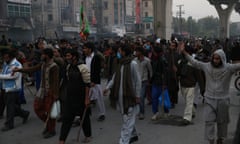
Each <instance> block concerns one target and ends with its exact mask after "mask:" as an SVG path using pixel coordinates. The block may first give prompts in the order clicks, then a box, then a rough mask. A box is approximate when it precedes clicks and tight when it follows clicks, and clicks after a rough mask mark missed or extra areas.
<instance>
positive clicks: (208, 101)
mask: <svg viewBox="0 0 240 144" xmlns="http://www.w3.org/2000/svg"><path fill="white" fill-rule="evenodd" d="M179 50H180V51H181V52H182V53H183V54H184V55H185V56H186V58H187V60H188V61H189V62H190V63H191V64H192V65H193V66H194V67H196V68H199V69H201V70H203V71H204V73H205V76H206V87H205V93H204V96H205V138H206V140H208V141H209V144H214V139H215V138H214V137H215V124H217V137H218V139H217V144H223V142H224V139H225V138H226V137H227V128H228V123H229V103H230V97H229V87H230V81H231V77H232V75H233V74H234V73H235V72H236V71H238V70H240V63H239V64H230V63H227V62H226V55H225V53H224V51H223V50H222V49H218V50H216V51H214V52H213V54H212V56H211V61H210V62H207V63H204V62H201V61H198V60H196V59H194V58H193V57H191V56H190V55H189V54H188V53H187V52H186V51H185V45H184V43H181V44H180V45H179Z"/></svg>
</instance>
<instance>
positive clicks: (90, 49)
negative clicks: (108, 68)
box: [83, 42, 105, 121]
mask: <svg viewBox="0 0 240 144" xmlns="http://www.w3.org/2000/svg"><path fill="white" fill-rule="evenodd" d="M83 53H84V55H85V59H84V61H85V63H86V65H87V67H88V69H89V71H90V74H91V89H90V99H91V100H97V104H98V107H99V117H98V121H103V120H105V104H104V100H103V93H102V87H101V76H100V74H101V69H102V62H103V60H102V59H103V56H101V54H100V52H99V51H95V46H94V44H93V43H92V42H86V43H85V44H84V45H83Z"/></svg>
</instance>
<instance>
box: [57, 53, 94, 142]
mask: <svg viewBox="0 0 240 144" xmlns="http://www.w3.org/2000/svg"><path fill="white" fill-rule="evenodd" d="M79 57H80V56H79V54H78V52H77V51H76V50H73V49H68V50H66V51H65V58H66V61H67V63H68V64H67V67H66V73H65V75H64V79H63V85H65V86H66V99H65V105H64V107H63V115H62V126H61V132H60V137H59V144H64V143H65V141H66V139H67V136H68V134H69V132H70V129H71V126H72V123H73V120H74V118H75V116H80V117H81V121H82V130H83V133H84V135H85V139H84V140H83V143H88V142H90V139H91V135H92V130H91V121H90V114H91V110H90V108H88V106H89V105H90V98H89V87H90V72H89V70H88V68H87V66H86V65H85V64H82V63H81V61H79ZM84 113H85V114H84Z"/></svg>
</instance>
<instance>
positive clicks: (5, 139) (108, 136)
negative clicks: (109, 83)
mask: <svg viewBox="0 0 240 144" xmlns="http://www.w3.org/2000/svg"><path fill="white" fill-rule="evenodd" d="M233 78H235V76H234V77H233ZM103 85H105V82H103ZM103 87H104V86H103ZM230 90H231V92H230V95H231V107H230V116H231V122H230V124H229V131H228V139H227V142H226V144H231V141H232V139H233V136H234V133H235V129H236V123H237V119H238V114H239V112H240V96H237V94H238V93H239V92H237V90H236V89H235V88H234V86H233V82H231V88H230ZM32 93H35V88H34V87H32V86H31V87H30V86H25V96H26V99H27V104H26V105H23V108H24V109H27V110H30V112H31V114H30V117H29V120H28V122H27V123H26V124H25V125H22V124H21V122H22V119H21V118H15V128H14V129H13V130H10V131H7V132H1V131H0V144H58V137H59V133H60V126H61V123H57V129H56V132H57V134H56V136H54V137H52V138H49V139H44V138H42V135H41V133H42V131H43V128H44V123H43V122H42V121H40V120H39V119H38V118H37V116H36V114H35V113H34V111H33V98H34V96H33V95H32ZM105 105H106V111H107V113H106V119H105V121H103V122H98V121H97V117H98V107H97V105H96V106H95V107H93V108H92V116H91V122H92V131H93V134H92V141H91V142H90V144H117V143H118V139H119V135H120V128H121V124H122V119H121V115H120V113H119V112H118V111H115V110H113V109H111V108H110V106H109V101H108V97H105ZM145 109H146V115H145V119H144V120H138V119H137V121H136V128H137V131H138V134H139V140H138V141H137V142H135V143H134V144H205V143H206V142H205V141H204V136H203V133H204V122H203V104H201V103H200V104H199V105H198V109H197V115H196V117H195V119H194V120H193V122H194V124H192V125H188V126H176V125H166V124H154V123H153V122H151V120H150V119H151V116H152V112H151V106H149V105H147V104H146V106H145ZM183 109H184V100H183V98H182V97H181V95H179V104H177V105H176V107H175V109H171V111H170V114H171V115H180V116H181V115H182V114H183ZM4 121H5V120H4V119H1V120H0V127H2V126H3V124H4ZM78 130H79V127H74V128H72V129H71V131H70V133H69V136H68V138H67V141H66V144H80V143H82V142H81V140H82V139H83V138H84V137H83V133H82V132H81V134H80V135H81V136H80V142H77V141H76V139H77V133H78Z"/></svg>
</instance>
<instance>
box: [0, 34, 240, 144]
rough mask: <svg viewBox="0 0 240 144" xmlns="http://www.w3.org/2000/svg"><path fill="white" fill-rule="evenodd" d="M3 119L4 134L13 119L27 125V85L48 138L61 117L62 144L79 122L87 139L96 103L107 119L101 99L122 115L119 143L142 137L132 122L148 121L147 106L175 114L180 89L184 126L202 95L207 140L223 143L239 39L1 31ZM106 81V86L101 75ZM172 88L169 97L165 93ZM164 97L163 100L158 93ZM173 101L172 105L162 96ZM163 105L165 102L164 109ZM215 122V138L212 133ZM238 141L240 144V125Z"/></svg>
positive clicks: (0, 115) (161, 115)
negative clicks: (95, 37) (88, 37)
mask: <svg viewBox="0 0 240 144" xmlns="http://www.w3.org/2000/svg"><path fill="white" fill-rule="evenodd" d="M0 45H2V46H6V47H5V48H1V56H2V63H3V64H2V66H1V67H2V71H1V74H0V80H1V95H0V118H1V119H2V118H4V117H3V116H4V109H5V107H6V122H5V124H4V127H3V128H2V129H1V130H2V131H8V130H11V129H13V128H14V117H15V116H20V117H22V118H23V124H25V123H26V122H27V120H28V117H29V114H30V113H29V111H26V110H23V109H21V104H24V103H26V99H25V97H24V87H23V85H24V82H25V81H28V82H30V83H31V84H32V85H34V86H35V87H36V90H37V93H36V94H35V95H36V96H35V99H34V111H35V113H36V115H37V116H38V117H39V119H40V120H42V121H43V122H44V123H46V126H45V128H44V130H43V132H42V135H43V137H44V138H50V137H53V136H55V135H56V128H55V127H56V122H57V121H59V122H61V123H62V126H61V131H60V136H59V144H64V143H65V141H66V139H67V136H68V134H69V132H70V129H71V127H72V126H73V125H81V127H82V129H83V132H84V136H85V139H84V140H83V142H85V143H88V142H90V141H91V138H92V128H91V120H90V119H91V117H90V116H91V105H95V104H97V106H98V109H99V114H98V119H97V120H98V121H99V122H101V121H104V120H105V119H106V118H107V115H106V109H105V102H104V96H109V101H110V105H111V107H113V108H114V109H117V110H119V111H120V113H121V115H122V119H123V123H122V128H121V133H120V139H119V144H129V143H133V142H135V141H137V140H138V135H137V131H136V127H135V121H136V119H137V118H138V119H139V120H144V119H145V108H144V107H145V104H146V102H147V104H148V105H151V106H152V113H153V115H152V117H151V120H152V121H158V120H159V119H161V118H166V117H168V116H169V115H170V111H171V109H174V108H175V106H176V105H177V104H178V97H179V96H178V94H179V92H180V93H181V95H182V96H183V98H184V100H185V108H184V111H183V114H182V115H183V116H182V121H181V125H183V126H187V125H189V124H192V123H193V120H194V118H195V116H196V112H197V110H196V109H197V105H198V104H199V103H200V102H199V101H198V100H199V99H198V96H199V95H200V96H202V99H203V101H202V102H203V103H204V106H205V139H206V140H207V141H208V142H209V144H214V143H215V139H217V144H223V143H224V140H225V139H226V137H227V126H228V123H229V112H228V111H229V104H230V96H229V86H230V80H231V76H232V75H233V74H234V73H235V72H237V71H238V70H240V64H238V61H239V60H240V57H239V53H240V52H239V50H240V43H239V41H230V40H226V41H224V43H222V42H221V41H220V40H214V41H213V42H212V41H208V40H205V39H186V40H184V41H178V40H177V39H176V38H171V40H169V41H167V40H164V39H160V38H157V39H156V38H151V39H147V38H140V37H137V38H135V39H130V38H126V37H124V38H121V39H118V40H112V39H111V40H109V39H108V40H103V41H101V42H91V41H77V40H76V39H75V40H73V41H71V40H66V39H61V40H59V41H58V40H56V41H54V40H46V39H44V38H39V39H38V40H37V41H35V42H34V43H32V42H31V43H22V44H21V45H19V44H16V43H12V42H8V41H7V40H6V39H5V36H2V41H0ZM103 78H104V79H106V80H107V85H106V86H104V87H105V88H104V89H102V84H101V80H102V79H103ZM165 91H167V93H168V95H167V96H169V97H168V98H166V97H165V96H163V94H164V93H165ZM160 96H162V97H164V98H162V99H163V101H162V103H159V97H160ZM167 99H169V100H170V101H169V102H168V103H170V105H167V104H166V103H165V101H166V100H167ZM56 100H60V103H61V115H60V117H58V118H52V117H51V116H50V111H51V107H52V105H53V103H54V102H55V101H56ZM160 106H161V107H160ZM215 124H217V138H215V130H214V129H215ZM235 137H236V138H235V140H234V141H235V143H236V144H238V143H239V137H240V136H239V124H238V128H237V131H236V136H235Z"/></svg>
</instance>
